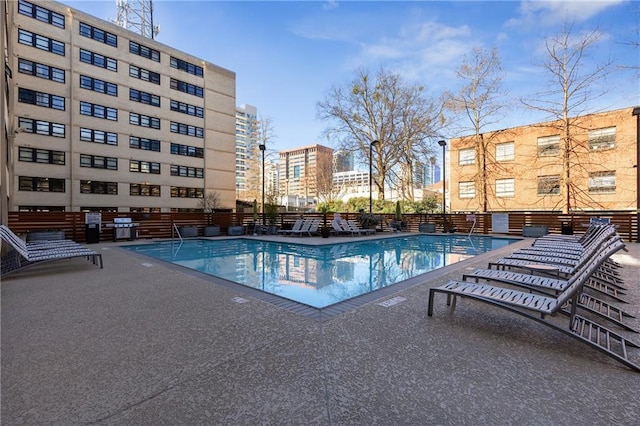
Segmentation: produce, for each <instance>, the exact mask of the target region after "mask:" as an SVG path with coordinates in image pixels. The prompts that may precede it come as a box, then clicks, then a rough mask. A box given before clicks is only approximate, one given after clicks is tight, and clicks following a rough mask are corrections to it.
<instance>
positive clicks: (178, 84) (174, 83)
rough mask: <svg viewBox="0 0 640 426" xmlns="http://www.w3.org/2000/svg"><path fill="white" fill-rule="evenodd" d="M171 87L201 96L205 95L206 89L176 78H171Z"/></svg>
mask: <svg viewBox="0 0 640 426" xmlns="http://www.w3.org/2000/svg"><path fill="white" fill-rule="evenodd" d="M170 87H171V88H172V89H174V90H178V91H180V92H184V93H188V94H190V95H194V96H198V97H200V98H203V97H204V89H203V88H202V87H200V86H196V85H195V84H191V83H187V82H185V81H180V80H176V79H175V78H172V79H171V84H170Z"/></svg>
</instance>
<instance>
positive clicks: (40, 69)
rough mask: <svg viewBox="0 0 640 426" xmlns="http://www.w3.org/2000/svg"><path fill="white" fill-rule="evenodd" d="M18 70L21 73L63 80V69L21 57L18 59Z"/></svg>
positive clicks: (60, 81)
mask: <svg viewBox="0 0 640 426" xmlns="http://www.w3.org/2000/svg"><path fill="white" fill-rule="evenodd" d="M18 71H19V72H21V73H23V74H29V75H34V76H36V77H40V78H44V79H45V80H51V81H55V82H57V83H64V82H65V73H64V70H63V69H60V68H55V67H50V66H49V65H45V64H39V63H37V62H32V61H29V60H27V59H23V58H19V59H18Z"/></svg>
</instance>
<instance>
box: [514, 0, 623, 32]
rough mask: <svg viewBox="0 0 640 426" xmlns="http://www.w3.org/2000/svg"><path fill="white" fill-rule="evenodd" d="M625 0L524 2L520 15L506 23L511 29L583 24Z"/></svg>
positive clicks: (521, 5) (526, 0)
mask: <svg viewBox="0 0 640 426" xmlns="http://www.w3.org/2000/svg"><path fill="white" fill-rule="evenodd" d="M625 1H626V0H603V1H593V0H588V1H584V0H583V1H565V0H552V1H534V0H525V1H523V2H522V3H521V4H520V9H519V13H520V15H519V16H517V17H515V18H512V19H510V20H509V21H507V23H506V24H505V26H507V27H511V28H518V27H533V26H538V27H539V26H548V25H555V24H558V23H560V22H563V21H573V22H583V21H586V20H588V19H590V18H592V17H594V16H596V15H598V14H599V13H600V12H602V11H604V10H605V9H607V8H610V7H615V6H617V5H619V4H621V3H624V2H625Z"/></svg>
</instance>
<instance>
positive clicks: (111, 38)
mask: <svg viewBox="0 0 640 426" xmlns="http://www.w3.org/2000/svg"><path fill="white" fill-rule="evenodd" d="M80 35H81V36H85V37H89V38H90V39H93V40H96V41H99V42H100V43H104V44H108V45H109V46H113V47H118V36H116V35H115V34H111V33H108V32H106V31H104V30H101V29H100V28H96V27H92V26H91V25H89V24H85V23H84V22H80Z"/></svg>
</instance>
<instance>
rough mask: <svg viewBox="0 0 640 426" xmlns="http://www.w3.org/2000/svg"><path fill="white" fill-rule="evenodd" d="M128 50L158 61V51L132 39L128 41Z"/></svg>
mask: <svg viewBox="0 0 640 426" xmlns="http://www.w3.org/2000/svg"><path fill="white" fill-rule="evenodd" d="M129 52H131V53H133V54H134V55H138V56H142V57H143V58H147V59H151V60H152V61H156V62H160V52H159V51H157V50H155V49H151V48H150V47H147V46H144V45H142V44H139V43H136V42H133V41H130V42H129Z"/></svg>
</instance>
